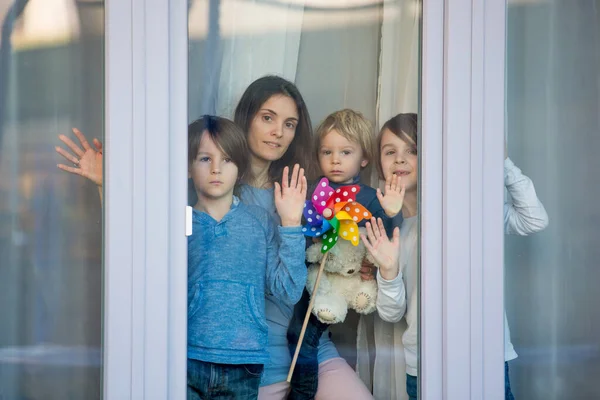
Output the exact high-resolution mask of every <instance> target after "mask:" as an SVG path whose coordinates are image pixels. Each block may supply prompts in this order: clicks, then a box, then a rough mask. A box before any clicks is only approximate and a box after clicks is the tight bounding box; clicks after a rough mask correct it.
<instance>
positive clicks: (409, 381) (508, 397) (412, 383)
mask: <svg viewBox="0 0 600 400" xmlns="http://www.w3.org/2000/svg"><path fill="white" fill-rule="evenodd" d="M417 392H418V390H417V377H416V376H412V375H408V374H407V375H406V393H408V398H409V399H410V400H417V396H418V393H417ZM504 399H505V400H515V397H514V396H513V394H512V391H511V390H510V378H509V376H508V363H507V362H505V363H504Z"/></svg>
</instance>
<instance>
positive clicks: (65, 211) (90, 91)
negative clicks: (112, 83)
mask: <svg viewBox="0 0 600 400" xmlns="http://www.w3.org/2000/svg"><path fill="white" fill-rule="evenodd" d="M103 10H104V6H103V2H99V1H94V2H89V1H88V2H85V1H70V0H51V1H50V0H45V1H37V0H31V1H27V0H0V21H2V33H1V35H2V36H1V43H0V255H1V258H2V261H0V304H2V307H0V398H2V399H7V400H8V399H10V400H12V399H15V400H16V399H19V400H20V399H44V400H48V399H61V400H62V399H99V398H101V367H102V365H101V338H102V313H101V304H102V211H101V208H100V200H99V196H98V191H97V190H94V189H93V188H94V187H95V186H94V185H93V184H91V183H88V182H85V181H84V179H82V178H79V177H76V175H73V174H69V173H67V172H64V171H61V170H60V169H58V168H57V164H59V163H64V164H66V165H67V166H69V167H72V168H74V169H77V170H81V168H84V167H85V166H84V161H85V160H82V162H81V163H80V165H77V166H76V165H74V163H73V162H72V161H71V162H67V161H66V160H65V159H64V158H63V157H61V156H60V155H59V154H58V153H57V152H56V151H55V147H56V146H59V145H60V146H62V147H63V148H65V149H68V148H67V146H66V145H64V144H63V143H61V142H60V141H59V139H58V135H59V134H64V135H66V136H68V137H70V138H71V139H73V141H75V142H76V143H78V141H77V139H76V138H75V136H74V134H73V133H72V132H71V127H74V126H76V127H79V128H81V129H82V130H83V131H85V132H86V133H87V134H89V135H90V138H91V137H98V138H99V139H100V140H102V135H103V129H104V126H103V114H102V109H103V87H104V56H103V48H104V32H103V26H104V22H103V18H104V16H103ZM73 154H74V153H73ZM77 158H81V157H80V156H77ZM86 160H87V158H86ZM90 189H92V190H90Z"/></svg>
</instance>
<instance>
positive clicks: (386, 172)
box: [379, 129, 419, 192]
mask: <svg viewBox="0 0 600 400" xmlns="http://www.w3.org/2000/svg"><path fill="white" fill-rule="evenodd" d="M404 139H405V140H406V141H405V140H402V139H400V138H399V137H398V136H396V135H395V134H394V133H393V132H392V131H390V130H389V129H385V130H384V131H383V133H382V135H381V144H380V146H379V155H380V161H381V169H382V170H383V177H384V178H385V179H387V178H388V177H390V176H391V175H392V174H396V175H398V176H399V177H400V178H401V182H402V183H403V184H404V185H406V186H405V187H406V191H407V192H409V191H414V190H416V189H417V182H418V171H419V167H418V157H417V145H416V143H414V142H413V141H412V140H411V139H410V137H408V136H407V135H404Z"/></svg>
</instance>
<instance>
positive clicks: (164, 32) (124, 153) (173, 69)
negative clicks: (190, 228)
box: [102, 0, 187, 400]
mask: <svg viewBox="0 0 600 400" xmlns="http://www.w3.org/2000/svg"><path fill="white" fill-rule="evenodd" d="M105 28H106V30H105V32H106V42H105V43H106V44H105V114H106V115H105V118H106V132H105V138H106V139H105V142H106V143H105V148H106V151H105V177H106V179H105V219H104V221H105V239H104V240H105V252H104V263H105V264H104V268H105V272H104V310H103V314H104V327H103V330H104V332H103V385H102V386H103V398H104V399H119V400H126V399H183V398H185V393H186V392H185V389H186V388H185V385H186V340H187V339H186V329H187V327H186V324H187V296H186V289H187V240H186V237H185V219H184V218H185V206H186V205H187V198H186V196H187V192H186V190H187V179H186V177H187V1H186V0H170V1H161V0H107V1H106V5H105Z"/></svg>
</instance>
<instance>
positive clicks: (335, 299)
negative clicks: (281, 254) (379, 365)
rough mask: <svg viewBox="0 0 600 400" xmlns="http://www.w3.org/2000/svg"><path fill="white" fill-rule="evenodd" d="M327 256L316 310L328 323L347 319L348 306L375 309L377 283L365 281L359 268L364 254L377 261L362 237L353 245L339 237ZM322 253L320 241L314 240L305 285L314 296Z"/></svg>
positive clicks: (365, 311)
mask: <svg viewBox="0 0 600 400" xmlns="http://www.w3.org/2000/svg"><path fill="white" fill-rule="evenodd" d="M326 254H327V260H326V261H325V267H324V270H323V274H322V275H321V280H320V282H319V287H318V288H317V293H316V296H317V297H316V298H315V300H314V307H313V310H312V312H313V314H314V315H315V316H316V317H317V318H318V319H319V321H321V322H323V323H325V324H336V323H340V322H344V320H345V319H346V315H347V313H348V308H352V309H354V310H356V312H358V313H359V314H369V313H371V312H373V311H375V309H376V300H377V283H376V281H375V279H373V280H368V281H364V280H362V279H361V277H360V268H361V265H362V262H363V259H364V258H365V256H366V257H367V260H368V261H369V262H371V263H372V264H374V265H376V264H375V262H374V260H373V258H372V257H371V255H370V254H369V253H368V252H367V250H366V248H365V245H364V244H363V243H362V241H359V243H358V245H357V246H354V245H353V244H352V243H351V242H350V241H348V240H338V242H337V244H336V245H335V246H333V247H332V248H331V250H329V251H328V252H327V253H326ZM322 259H323V253H322V252H321V243H320V242H317V243H313V244H312V245H311V246H309V247H308V249H306V260H307V261H308V262H309V263H311V265H310V266H309V268H308V278H307V283H306V288H307V289H308V292H309V293H310V295H311V296H314V295H315V294H314V293H313V289H314V285H315V281H316V279H317V273H318V271H319V266H320V263H321V260H322Z"/></svg>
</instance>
